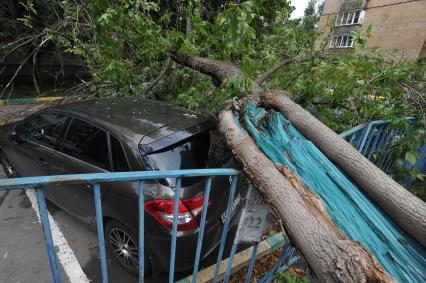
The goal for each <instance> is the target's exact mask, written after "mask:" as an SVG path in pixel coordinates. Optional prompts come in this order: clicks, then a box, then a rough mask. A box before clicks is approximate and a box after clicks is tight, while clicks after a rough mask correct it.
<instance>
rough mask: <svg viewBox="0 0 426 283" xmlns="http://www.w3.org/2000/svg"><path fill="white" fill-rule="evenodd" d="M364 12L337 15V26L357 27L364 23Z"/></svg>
mask: <svg viewBox="0 0 426 283" xmlns="http://www.w3.org/2000/svg"><path fill="white" fill-rule="evenodd" d="M364 14H365V11H364V10H356V11H348V12H342V13H339V14H337V18H336V24H335V25H336V26H346V25H355V24H360V23H362V20H363V18H364Z"/></svg>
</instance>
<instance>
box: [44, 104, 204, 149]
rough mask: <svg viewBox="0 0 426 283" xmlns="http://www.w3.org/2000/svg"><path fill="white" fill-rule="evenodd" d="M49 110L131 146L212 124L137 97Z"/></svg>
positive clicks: (178, 109)
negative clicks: (98, 128)
mask: <svg viewBox="0 0 426 283" xmlns="http://www.w3.org/2000/svg"><path fill="white" fill-rule="evenodd" d="M49 109H50V111H55V110H56V111H61V112H67V113H70V114H74V115H77V116H80V117H82V118H85V119H86V120H88V121H91V122H94V123H96V124H98V125H100V126H101V127H104V128H106V129H107V130H108V131H110V132H111V133H112V134H114V135H116V136H118V137H120V138H122V139H124V140H127V142H133V143H135V144H139V143H140V142H142V143H144V144H148V143H151V142H154V141H156V140H159V139H161V138H163V137H166V136H169V135H171V134H174V133H176V132H179V131H182V130H184V129H188V128H191V127H193V126H195V125H198V124H202V123H205V122H206V121H210V122H211V120H212V119H211V118H209V117H208V116H205V115H201V114H199V113H196V112H194V111H190V110H187V109H185V108H182V107H177V106H174V105H171V104H169V103H165V102H160V101H157V100H150V99H143V98H140V97H112V98H99V99H92V100H84V101H79V102H73V103H69V104H62V105H58V106H54V107H51V108H49Z"/></svg>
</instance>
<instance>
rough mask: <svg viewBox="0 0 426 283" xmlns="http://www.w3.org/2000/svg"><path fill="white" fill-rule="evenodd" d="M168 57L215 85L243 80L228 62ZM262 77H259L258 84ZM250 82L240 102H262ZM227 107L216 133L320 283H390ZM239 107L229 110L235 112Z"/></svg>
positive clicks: (257, 88)
mask: <svg viewBox="0 0 426 283" xmlns="http://www.w3.org/2000/svg"><path fill="white" fill-rule="evenodd" d="M171 57H172V59H173V60H174V61H175V62H176V63H178V64H181V65H184V66H187V67H189V68H192V69H195V70H198V71H199V72H201V73H203V74H206V75H209V76H211V77H212V78H213V81H214V82H215V85H223V84H226V82H227V80H228V79H229V78H230V77H234V78H238V79H240V80H247V78H246V77H245V75H244V73H243V72H242V71H241V70H239V69H238V67H237V66H235V65H234V64H232V63H225V62H221V61H217V60H213V59H209V58H202V57H198V56H192V55H181V54H176V53H172V54H171ZM282 65H285V64H282ZM274 72H276V69H275V67H274V68H273V71H267V72H265V73H266V74H270V75H272V74H273V73H274ZM267 76H268V75H264V76H261V77H262V80H265V79H266V78H267ZM259 81H260V80H259ZM252 82H253V89H252V92H251V93H250V94H249V95H247V96H246V97H245V98H244V101H247V100H252V101H253V100H254V101H256V102H258V103H259V102H261V103H263V102H264V101H260V100H259V99H260V93H261V87H260V86H259V84H258V83H257V82H256V81H252ZM231 104H232V103H229V105H228V107H225V108H224V109H225V110H223V111H222V112H221V113H220V115H219V120H220V121H219V125H220V131H221V133H222V134H223V136H224V137H226V140H227V143H228V145H229V147H230V148H231V149H232V151H233V153H234V155H235V156H236V158H237V159H238V160H239V161H240V162H241V163H242V164H243V166H244V171H245V172H246V173H247V174H248V175H249V178H250V180H251V181H252V182H253V183H254V184H255V185H256V186H257V188H258V189H259V190H260V191H261V192H262V193H263V194H264V196H265V198H266V200H267V201H268V202H269V203H270V205H271V207H272V208H273V209H274V210H275V211H276V212H277V215H278V216H279V217H280V218H281V219H282V221H283V224H284V227H285V229H286V232H287V235H288V236H289V238H290V240H291V241H292V242H293V243H294V244H295V245H296V247H297V248H298V249H299V251H301V252H302V254H303V255H304V257H305V259H306V260H307V261H308V263H309V265H310V267H311V268H312V270H313V272H314V273H315V275H316V276H317V277H318V279H319V280H320V281H321V282H322V281H324V282H370V281H371V282H373V281H374V282H392V281H394V279H393V278H392V277H391V276H390V275H389V274H388V273H387V272H386V271H384V269H383V268H382V267H381V265H380V264H379V263H378V262H377V261H376V259H375V258H374V257H373V255H372V254H371V253H370V252H369V251H368V250H367V249H365V248H364V247H363V246H362V245H361V244H359V243H358V242H355V241H352V240H350V239H348V238H347V237H346V236H345V235H344V233H343V232H341V230H340V229H339V228H338V227H337V226H336V224H335V223H334V222H333V221H332V219H331V217H330V216H329V214H328V212H327V211H326V209H325V207H324V205H323V203H322V201H321V200H320V199H319V198H318V197H317V196H316V195H315V194H314V193H312V191H311V190H310V189H308V188H306V187H305V186H304V185H303V183H302V182H301V181H300V180H299V177H298V176H297V175H296V174H295V173H294V172H292V171H291V170H290V169H289V168H287V167H284V166H282V165H278V164H274V163H273V162H272V161H271V160H270V159H268V158H267V157H266V156H265V155H264V154H263V153H262V152H261V150H260V149H259V148H258V147H257V145H256V143H255V142H254V140H253V139H252V138H251V137H250V136H249V135H248V134H247V133H246V132H245V131H243V130H241V129H240V128H239V127H238V126H237V125H236V123H235V121H234V116H233V113H232V111H231V110H230V105H231ZM239 105H242V104H239ZM239 105H238V103H237V104H236V105H234V106H235V107H236V108H239Z"/></svg>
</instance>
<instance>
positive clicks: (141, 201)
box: [139, 181, 145, 283]
mask: <svg viewBox="0 0 426 283" xmlns="http://www.w3.org/2000/svg"><path fill="white" fill-rule="evenodd" d="M144 187H145V182H144V181H139V283H143V282H144V275H145V266H144V264H145V258H144V249H145V242H144V241H145V239H144V236H145V235H144V229H145V218H144V217H145V215H144V214H145V210H144V209H145V208H144V205H145V194H144V193H145V192H144Z"/></svg>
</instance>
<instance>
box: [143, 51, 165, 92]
mask: <svg viewBox="0 0 426 283" xmlns="http://www.w3.org/2000/svg"><path fill="white" fill-rule="evenodd" d="M171 66H172V59H171V57H170V56H167V59H166V63H165V64H164V67H163V69H162V70H161V72H160V73H159V74H158V76H157V77H156V78H155V79H154V80H153V81H152V83H150V84H149V86H147V88H146V89H145V90H144V92H143V95H142V96H143V97H146V96H147V94H148V93H149V92H150V91H151V90H152V89H153V88H154V86H156V85H157V84H158V83H159V82H160V80H161V79H162V78H163V77H164V76H165V75H166V74H167V73H168V71H169V70H170V67H171Z"/></svg>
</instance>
